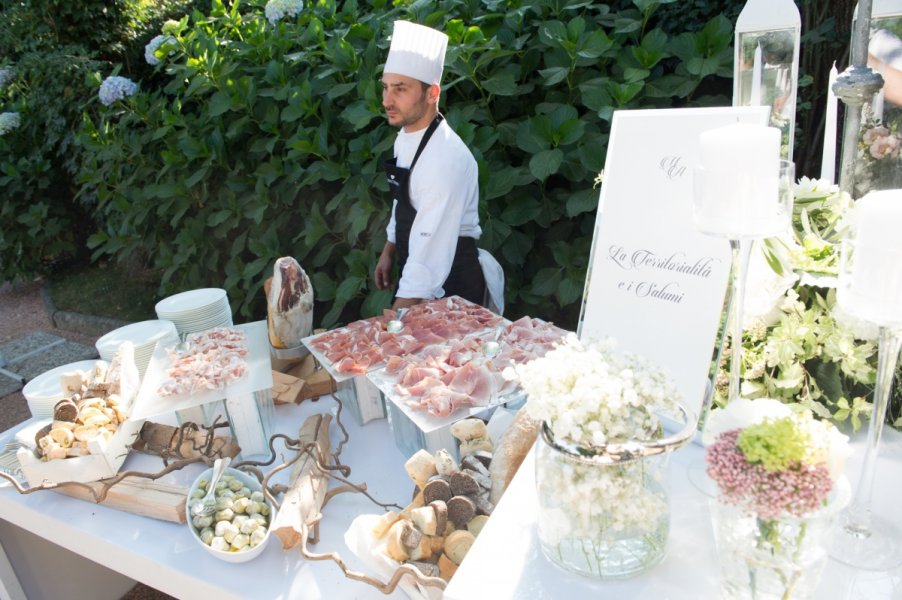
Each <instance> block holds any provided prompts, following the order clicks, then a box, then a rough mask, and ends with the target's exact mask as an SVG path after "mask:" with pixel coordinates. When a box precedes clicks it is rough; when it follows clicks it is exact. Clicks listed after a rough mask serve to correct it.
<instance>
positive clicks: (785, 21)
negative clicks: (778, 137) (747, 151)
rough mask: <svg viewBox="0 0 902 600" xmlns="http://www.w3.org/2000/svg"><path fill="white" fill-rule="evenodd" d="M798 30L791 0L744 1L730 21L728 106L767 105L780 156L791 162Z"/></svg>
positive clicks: (799, 33)
mask: <svg viewBox="0 0 902 600" xmlns="http://www.w3.org/2000/svg"><path fill="white" fill-rule="evenodd" d="M801 29H802V25H801V18H800V17H799V9H798V8H797V7H796V5H795V3H794V2H793V0H748V2H747V3H746V5H745V7H744V8H743V9H742V12H741V13H739V18H738V19H737V20H736V39H735V45H734V47H735V56H734V62H733V64H734V67H733V68H734V72H733V105H734V106H762V105H763V106H769V107H770V108H771V113H770V125H771V126H773V127H776V128H778V129H780V131H781V132H782V134H783V139H782V142H781V145H780V156H781V158H783V159H785V160H792V146H793V138H794V133H795V112H796V93H797V89H798V80H799V41H800V37H801Z"/></svg>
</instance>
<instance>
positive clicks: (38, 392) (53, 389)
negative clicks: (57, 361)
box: [22, 360, 97, 419]
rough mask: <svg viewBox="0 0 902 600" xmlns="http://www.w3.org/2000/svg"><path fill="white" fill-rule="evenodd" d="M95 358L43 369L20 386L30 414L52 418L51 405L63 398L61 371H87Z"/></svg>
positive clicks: (91, 367)
mask: <svg viewBox="0 0 902 600" xmlns="http://www.w3.org/2000/svg"><path fill="white" fill-rule="evenodd" d="M95 363H97V361H96V360H82V361H79V362H74V363H69V364H67V365H63V366H61V367H56V368H55V369H50V370H49V371H44V372H43V373H41V374H40V375H38V376H37V377H35V378H34V379H32V380H31V381H29V382H28V383H26V384H25V387H23V388H22V395H23V396H25V401H26V402H28V409H29V410H30V411H31V416H33V417H35V418H36V419H52V418H53V407H54V406H56V403H57V402H59V401H60V400H62V399H63V388H62V386H61V385H60V376H61V375H62V374H63V373H71V372H73V371H81V372H82V373H87V372H89V371H91V369H93V368H94V364H95Z"/></svg>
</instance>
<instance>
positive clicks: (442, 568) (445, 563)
mask: <svg viewBox="0 0 902 600" xmlns="http://www.w3.org/2000/svg"><path fill="white" fill-rule="evenodd" d="M438 571H439V575H440V576H441V578H442V579H444V580H445V581H451V578H452V577H454V574H455V573H456V572H457V565H455V564H454V563H453V562H452V561H451V559H450V558H448V555H447V554H444V553H443V554H442V555H441V556H439V557H438Z"/></svg>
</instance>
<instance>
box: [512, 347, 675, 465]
mask: <svg viewBox="0 0 902 600" xmlns="http://www.w3.org/2000/svg"><path fill="white" fill-rule="evenodd" d="M615 348H616V342H615V341H614V340H612V339H606V340H603V341H596V342H581V341H580V340H579V339H577V337H576V336H575V335H573V334H570V335H568V336H567V338H566V339H565V341H564V342H563V343H562V344H560V345H558V346H557V347H556V348H555V349H554V350H551V351H550V352H548V353H547V354H546V355H545V356H544V357H542V358H539V359H536V360H533V361H531V362H529V363H527V364H525V365H517V366H515V367H513V370H512V371H513V372H511V371H508V372H507V373H506V375H505V376H506V377H509V378H514V379H517V380H518V381H519V382H520V385H521V386H522V388H523V389H524V390H525V391H526V393H527V395H528V397H529V401H528V402H527V405H526V406H527V410H528V411H529V413H530V415H531V416H532V417H533V418H535V419H538V420H542V421H545V422H546V423H548V426H549V427H550V428H551V430H552V432H553V434H554V437H555V439H557V440H559V441H561V442H564V443H568V444H575V445H577V446H582V447H590V446H596V447H597V446H601V445H604V444H606V443H608V442H623V441H629V440H648V439H651V438H653V437H654V436H655V435H657V433H658V420H657V418H656V416H655V411H656V410H659V409H663V410H667V411H673V410H675V408H676V400H677V399H678V398H679V392H678V391H677V389H676V386H675V384H674V383H673V382H672V381H671V380H670V379H669V378H668V377H666V376H665V374H664V373H663V372H661V371H660V370H659V369H657V368H656V367H654V366H653V365H651V363H649V362H648V361H647V360H645V359H643V358H641V357H639V356H636V355H631V354H627V353H624V354H618V353H616V352H614V349H615Z"/></svg>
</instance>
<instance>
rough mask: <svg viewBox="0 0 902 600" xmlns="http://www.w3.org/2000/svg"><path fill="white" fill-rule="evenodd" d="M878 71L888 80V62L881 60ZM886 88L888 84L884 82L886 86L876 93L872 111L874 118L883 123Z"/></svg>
mask: <svg viewBox="0 0 902 600" xmlns="http://www.w3.org/2000/svg"><path fill="white" fill-rule="evenodd" d="M877 72H878V73H880V76H881V77H883V80H884V81H886V63H883V62H881V63H880V66H879V67H877ZM885 88H886V85H885V84H884V86H883V87H881V88H880V91H879V92H877V93H876V94H875V95H874V101H873V102H872V103H871V111H872V112H873V117H874V120H875V121H880V122H881V123H882V122H883V98H884V93H883V90H884V89H885Z"/></svg>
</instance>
